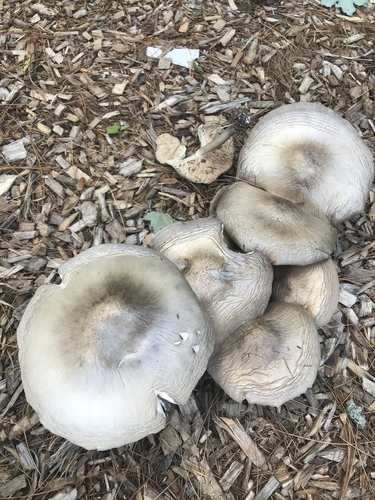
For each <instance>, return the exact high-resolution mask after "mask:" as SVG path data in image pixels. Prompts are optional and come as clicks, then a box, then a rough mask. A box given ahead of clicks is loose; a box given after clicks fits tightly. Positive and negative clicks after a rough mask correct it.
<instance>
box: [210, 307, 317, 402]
mask: <svg viewBox="0 0 375 500" xmlns="http://www.w3.org/2000/svg"><path fill="white" fill-rule="evenodd" d="M319 362H320V347H319V336H318V332H317V329H316V326H315V324H314V320H313V319H312V316H311V315H310V314H309V313H308V312H307V311H306V310H305V309H304V308H303V307H302V306H300V305H297V304H287V303H286V302H273V303H271V304H270V305H269V307H268V308H267V310H266V313H265V315H264V316H263V317H262V318H259V319H256V320H252V321H249V322H248V323H246V324H245V325H243V326H242V327H241V328H239V329H238V330H237V331H236V332H234V333H233V334H232V335H231V336H230V337H229V338H228V339H227V341H226V342H224V343H223V344H222V346H221V347H220V349H219V350H218V351H217V352H216V353H215V354H214V355H213V356H212V358H211V359H210V363H209V365H208V372H209V373H210V375H211V376H212V377H213V378H214V380H215V381H216V382H217V383H218V384H219V385H220V387H222V388H223V389H224V391H225V392H226V393H227V394H228V395H229V396H230V397H231V398H232V399H234V400H235V401H238V402H242V401H244V400H247V401H248V402H249V403H256V404H261V405H270V406H280V405H282V404H283V403H285V402H286V401H290V400H291V399H294V398H295V397H297V396H299V395H300V394H303V393H304V392H306V390H307V389H308V388H309V387H311V386H312V384H313V383H314V381H315V378H316V375H317V372H318V368H319Z"/></svg>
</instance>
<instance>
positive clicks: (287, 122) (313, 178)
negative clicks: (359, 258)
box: [237, 103, 374, 224]
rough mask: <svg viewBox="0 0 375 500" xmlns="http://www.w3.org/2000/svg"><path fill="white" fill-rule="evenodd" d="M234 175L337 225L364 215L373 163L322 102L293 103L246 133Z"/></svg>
mask: <svg viewBox="0 0 375 500" xmlns="http://www.w3.org/2000/svg"><path fill="white" fill-rule="evenodd" d="M237 177H238V178H239V179H244V180H247V181H250V182H251V183H252V184H254V185H256V186H258V187H261V188H263V189H265V190H266V191H268V192H270V193H273V194H275V195H277V196H282V197H283V198H287V199H288V200H291V201H293V202H296V203H303V204H304V205H305V206H306V208H308V209H309V210H310V211H311V212H312V213H314V214H315V215H317V216H318V217H327V218H328V219H329V220H330V221H331V222H332V223H334V224H337V223H339V222H341V221H343V220H346V219H349V218H351V217H352V216H353V215H355V214H357V213H359V212H361V211H363V209H364V205H365V201H366V199H367V197H368V194H369V191H370V187H371V184H372V181H373V178H374V162H373V158H372V154H371V152H370V150H369V149H368V148H367V146H366V145H365V144H364V142H363V140H362V139H361V138H360V136H359V134H358V133H357V131H356V130H355V129H354V128H353V127H352V126H351V125H350V123H349V122H348V121H346V120H345V119H343V118H341V117H340V116H339V115H338V114H337V113H335V112H334V111H332V110H331V109H328V108H326V107H325V106H323V105H321V104H317V103H296V104H288V105H285V106H281V107H280V108H278V109H276V110H273V111H270V112H269V113H267V114H266V115H265V116H264V117H263V118H261V119H260V120H259V122H258V123H257V124H256V125H255V127H254V128H253V129H252V130H251V132H250V134H249V136H248V139H247V140H246V142H245V144H244V146H243V148H242V150H241V153H240V157H239V160H238V171H237Z"/></svg>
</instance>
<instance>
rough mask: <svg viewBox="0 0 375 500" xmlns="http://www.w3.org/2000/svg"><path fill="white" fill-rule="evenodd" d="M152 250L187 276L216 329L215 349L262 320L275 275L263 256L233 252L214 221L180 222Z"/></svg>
mask: <svg viewBox="0 0 375 500" xmlns="http://www.w3.org/2000/svg"><path fill="white" fill-rule="evenodd" d="M153 247H154V248H155V249H156V250H158V251H160V252H161V253H163V254H164V255H165V256H166V257H168V259H169V260H171V261H172V262H173V263H174V264H175V265H176V266H177V267H178V268H179V269H180V270H181V271H182V272H183V273H184V275H185V278H186V279H187V281H188V282H189V284H190V286H191V287H192V289H193V290H194V292H195V293H196V295H197V296H198V298H199V299H200V300H201V301H202V303H203V304H204V305H205V307H206V309H207V311H208V312H209V314H210V316H211V318H212V319H213V322H214V326H215V347H217V346H218V345H220V344H221V343H222V342H223V341H224V340H225V339H226V338H227V337H228V336H229V335H230V334H231V333H232V332H234V331H235V330H237V328H239V327H240V326H241V325H242V324H243V323H245V322H246V321H248V320H250V319H253V318H257V317H258V316H262V314H263V313H264V311H265V309H266V307H267V305H268V302H269V299H270V296H271V289H272V279H273V270H272V266H271V264H270V262H269V261H268V259H267V258H266V257H265V256H264V255H263V254H261V253H260V252H258V251H253V252H250V253H247V254H243V253H239V252H234V251H232V250H230V249H229V248H228V246H227V245H226V244H225V242H224V237H223V225H222V223H221V222H220V221H219V220H218V219H215V218H212V217H211V218H207V219H198V220H194V221H189V222H177V223H175V224H172V225H170V226H167V227H165V228H164V229H162V230H161V231H159V232H158V233H156V235H155V237H154V240H153Z"/></svg>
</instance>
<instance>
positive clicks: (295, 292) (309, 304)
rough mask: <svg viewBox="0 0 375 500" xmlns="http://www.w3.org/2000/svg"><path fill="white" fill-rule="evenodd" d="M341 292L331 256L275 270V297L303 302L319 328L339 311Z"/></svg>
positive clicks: (297, 302) (274, 298)
mask: <svg viewBox="0 0 375 500" xmlns="http://www.w3.org/2000/svg"><path fill="white" fill-rule="evenodd" d="M339 291H340V284H339V278H338V275H337V268H336V265H335V264H334V262H333V261H332V260H331V259H327V260H323V261H321V262H318V263H316V264H310V265H309V266H278V267H276V269H275V278H274V282H273V300H280V301H285V302H293V303H295V304H301V305H302V306H304V307H305V308H306V309H307V310H308V311H309V312H310V313H311V314H312V316H313V318H314V320H315V323H316V325H317V326H318V327H321V326H324V325H326V324H327V323H328V322H329V321H330V319H331V318H332V316H333V314H334V313H335V311H336V310H337V306H338V301H339Z"/></svg>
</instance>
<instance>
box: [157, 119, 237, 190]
mask: <svg viewBox="0 0 375 500" xmlns="http://www.w3.org/2000/svg"><path fill="white" fill-rule="evenodd" d="M223 130H224V129H223V127H221V126H220V125H218V124H216V123H205V124H203V125H199V127H198V137H199V140H200V143H201V149H202V148H204V146H206V145H207V144H209V143H210V142H211V141H214V140H215V139H217V138H219V136H221V135H222V134H223ZM200 151H201V150H199V151H197V152H196V153H194V154H193V155H191V156H189V157H188V158H185V159H181V157H180V156H176V157H175V159H169V160H168V162H164V163H168V165H171V166H172V167H173V168H174V169H175V170H176V172H178V173H179V174H180V175H182V177H185V179H188V180H189V181H191V182H198V183H202V184H210V183H211V182H213V181H215V180H216V179H217V178H218V177H219V175H221V174H223V173H225V172H227V171H228V170H229V169H230V167H231V166H232V163H233V156H234V144H233V138H232V137H231V136H229V138H227V139H226V140H225V142H224V143H223V144H222V145H221V146H219V147H217V148H216V149H214V150H212V151H210V152H209V153H207V154H203V155H202V154H201V153H200ZM157 158H158V156H157ZM158 160H159V161H161V160H160V159H159V158H158Z"/></svg>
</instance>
